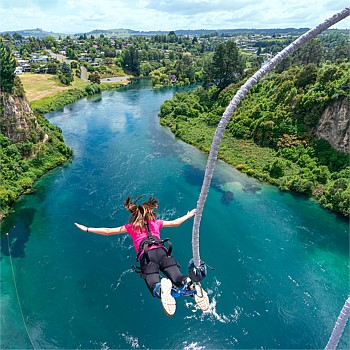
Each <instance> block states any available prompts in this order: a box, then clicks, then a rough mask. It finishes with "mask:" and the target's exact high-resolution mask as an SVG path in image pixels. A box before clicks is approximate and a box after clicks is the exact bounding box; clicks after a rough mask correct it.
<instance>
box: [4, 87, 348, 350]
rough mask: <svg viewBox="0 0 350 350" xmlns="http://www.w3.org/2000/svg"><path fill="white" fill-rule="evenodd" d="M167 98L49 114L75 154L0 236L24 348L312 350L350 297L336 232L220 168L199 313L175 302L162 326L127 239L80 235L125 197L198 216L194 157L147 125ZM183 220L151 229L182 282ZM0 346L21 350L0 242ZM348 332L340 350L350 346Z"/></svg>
mask: <svg viewBox="0 0 350 350" xmlns="http://www.w3.org/2000/svg"><path fill="white" fill-rule="evenodd" d="M173 93H174V91H173V90H159V91H153V90H152V89H151V87H150V85H149V83H148V82H137V83H135V84H132V85H130V86H128V87H126V88H123V89H122V90H119V91H115V92H104V93H103V94H102V96H100V97H98V98H96V97H93V98H89V99H84V100H80V101H78V102H76V103H74V104H72V105H70V106H67V107H65V108H64V110H61V111H58V112H55V113H52V114H49V115H47V117H48V118H49V119H50V121H51V122H52V123H53V124H55V125H58V126H59V127H61V128H62V130H63V134H64V137H65V141H66V143H67V144H68V145H69V146H71V147H72V148H73V149H74V152H75V155H74V158H73V159H72V161H71V162H69V163H68V164H66V165H65V166H63V167H61V168H59V169H56V170H54V171H52V172H51V173H50V174H48V175H47V176H45V177H44V178H43V179H42V180H40V182H39V183H38V184H37V186H36V192H35V193H34V194H32V195H29V196H26V197H24V198H22V199H21V200H20V201H19V202H18V204H17V205H16V207H15V209H16V212H15V213H14V214H13V215H11V216H9V217H8V218H7V219H6V221H5V222H4V224H3V227H2V231H3V233H4V232H9V237H10V243H11V249H12V257H13V264H14V272H15V276H16V282H17V288H18V294H19V297H20V301H21V306H22V309H23V315H24V319H25V322H26V326H27V328H28V332H29V335H30V338H31V339H32V342H33V344H34V346H35V348H43V349H48V348H50V349H53V348H59V349H72V348H74V349H77V348H78V349H108V348H109V349H121V348H122V349H128V348H179V349H228V348H245V349H249V348H250V349H251V348H279V349H286V348H290V349H291V348H293V349H295V348H298V349H301V348H310V349H311V348H312V349H314V348H323V347H324V346H325V345H326V343H327V341H328V338H329V336H330V334H331V331H332V329H333V326H334V324H335V321H336V319H337V317H338V315H339V312H340V310H341V308H342V306H343V304H344V302H345V300H346V298H347V297H348V294H349V228H348V222H347V220H345V219H343V218H341V217H339V216H337V215H335V214H333V213H330V212H328V211H325V210H323V209H322V208H320V207H319V206H318V205H317V204H316V203H314V202H313V201H310V200H307V199H306V198H304V197H301V196H297V195H293V194H290V193H283V192H280V191H279V190H278V189H276V188H274V187H271V186H268V185H265V184H262V183H260V182H259V181H257V180H255V179H251V178H248V177H246V176H245V175H243V174H241V173H239V172H238V171H236V170H235V169H233V168H232V167H230V166H228V165H226V164H224V163H223V162H218V164H217V166H216V170H215V177H214V179H213V183H212V187H211V190H210V193H209V196H208V199H207V202H206V206H205V210H204V213H203V219H202V223H201V230H200V240H201V244H200V248H201V258H202V259H203V260H205V261H206V262H207V263H208V264H209V265H211V266H213V267H215V268H216V270H214V271H209V272H208V276H207V278H206V279H205V280H204V281H203V286H204V287H205V289H206V290H207V291H208V294H209V297H210V300H211V305H210V312H208V313H205V314H203V313H202V312H201V311H198V310H196V308H195V306H194V303H193V301H192V299H191V298H187V299H186V298H181V299H177V311H176V314H175V316H174V317H167V316H165V314H164V312H163V311H162V308H161V305H160V302H159V300H157V299H154V298H152V297H151V295H150V294H149V292H148V290H147V289H146V287H145V285H144V282H143V280H142V279H141V278H139V277H138V275H137V274H135V273H134V272H133V270H132V269H131V265H132V264H134V263H135V254H134V250H133V247H132V243H131V239H130V237H128V236H127V235H119V236H118V235H116V236H111V237H105V236H100V235H94V234H91V233H90V234H89V233H85V232H81V231H79V230H78V229H76V228H75V226H74V225H73V223H74V222H80V223H83V224H86V225H88V226H107V227H113V226H119V225H122V224H123V223H125V222H126V221H127V219H128V213H127V211H126V210H125V209H124V208H123V205H122V203H123V200H124V199H125V198H126V196H127V195H128V194H131V195H132V196H134V197H135V196H137V195H139V194H142V193H146V194H154V195H155V196H156V197H158V198H159V201H160V210H159V215H160V217H161V218H163V219H172V218H176V217H177V216H181V215H183V214H184V213H186V212H187V210H189V209H192V208H194V207H195V206H196V201H197V199H198V195H199V191H200V186H201V183H202V177H203V173H204V168H205V165H206V156H205V155H204V154H202V153H201V152H199V151H198V150H196V149H195V148H193V147H192V146H189V145H186V144H184V143H183V142H181V141H179V140H177V139H175V138H174V136H173V135H172V134H171V133H170V132H169V131H168V130H167V129H165V128H163V127H162V126H160V125H159V122H158V117H157V113H158V111H159V106H160V105H161V104H162V103H163V101H164V100H166V99H170V98H171V97H172V95H173ZM191 232H192V221H191V220H189V221H187V222H186V223H184V224H183V225H182V226H180V227H177V228H168V229H163V233H162V235H163V237H170V238H171V240H172V242H173V244H174V256H175V257H176V259H177V260H178V261H179V263H180V264H181V265H182V270H183V271H186V266H187V263H188V261H189V259H190V258H191V254H192V250H191ZM1 247H2V259H1V282H2V283H1V344H0V348H9V349H14V348H31V347H32V346H31V343H30V340H29V337H28V335H27V333H26V330H25V327H24V324H23V320H22V318H21V313H20V309H19V306H18V303H17V299H16V296H15V292H14V283H13V278H12V272H11V265H10V259H9V254H8V249H7V238H6V236H4V235H2V237H1ZM349 336H350V332H349V325H347V327H346V330H345V333H344V334H343V337H342V340H341V342H340V344H339V348H349V346H350V341H349Z"/></svg>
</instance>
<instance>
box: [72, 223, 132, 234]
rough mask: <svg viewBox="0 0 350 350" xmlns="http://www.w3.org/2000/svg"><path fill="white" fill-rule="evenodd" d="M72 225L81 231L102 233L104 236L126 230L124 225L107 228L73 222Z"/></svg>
mask: <svg viewBox="0 0 350 350" xmlns="http://www.w3.org/2000/svg"><path fill="white" fill-rule="evenodd" d="M74 225H75V226H76V227H78V228H79V229H80V230H82V231H85V232H92V233H97V234H98V235H104V236H110V235H118V234H119V233H125V232H127V231H126V228H125V226H119V227H113V228H107V227H87V226H84V225H80V224H77V223H74Z"/></svg>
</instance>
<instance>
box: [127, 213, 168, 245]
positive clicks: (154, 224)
mask: <svg viewBox="0 0 350 350" xmlns="http://www.w3.org/2000/svg"><path fill="white" fill-rule="evenodd" d="M148 226H149V229H150V231H151V233H152V235H153V236H155V237H156V238H158V239H160V229H161V228H162V227H163V220H150V221H148ZM124 227H125V229H126V230H127V231H128V233H129V235H130V236H131V238H132V242H133V243H134V248H135V250H136V252H138V251H139V247H140V244H141V242H142V241H143V240H144V239H145V238H147V237H148V233H147V230H146V228H145V227H144V228H143V229H142V232H138V231H134V229H133V227H132V224H126V225H124ZM158 247H159V246H156V245H154V246H151V247H149V249H150V250H151V249H155V248H158Z"/></svg>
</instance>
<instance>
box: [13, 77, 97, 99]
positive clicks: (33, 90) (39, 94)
mask: <svg viewBox="0 0 350 350" xmlns="http://www.w3.org/2000/svg"><path fill="white" fill-rule="evenodd" d="M19 77H20V79H21V81H22V83H23V86H24V90H25V91H26V96H27V99H28V101H29V102H32V101H35V100H39V99H41V98H44V97H47V96H50V95H52V94H55V93H57V92H58V91H64V90H68V89H72V88H82V87H85V86H86V85H88V84H89V83H90V82H89V81H84V80H82V79H80V78H78V77H76V76H74V82H73V84H72V85H70V86H63V85H62V84H60V83H59V82H58V81H57V80H56V79H55V76H54V75H52V74H33V73H23V74H21V75H19Z"/></svg>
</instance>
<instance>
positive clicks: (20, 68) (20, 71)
mask: <svg viewBox="0 0 350 350" xmlns="http://www.w3.org/2000/svg"><path fill="white" fill-rule="evenodd" d="M22 73H23V69H22V67H16V69H15V74H22Z"/></svg>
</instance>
